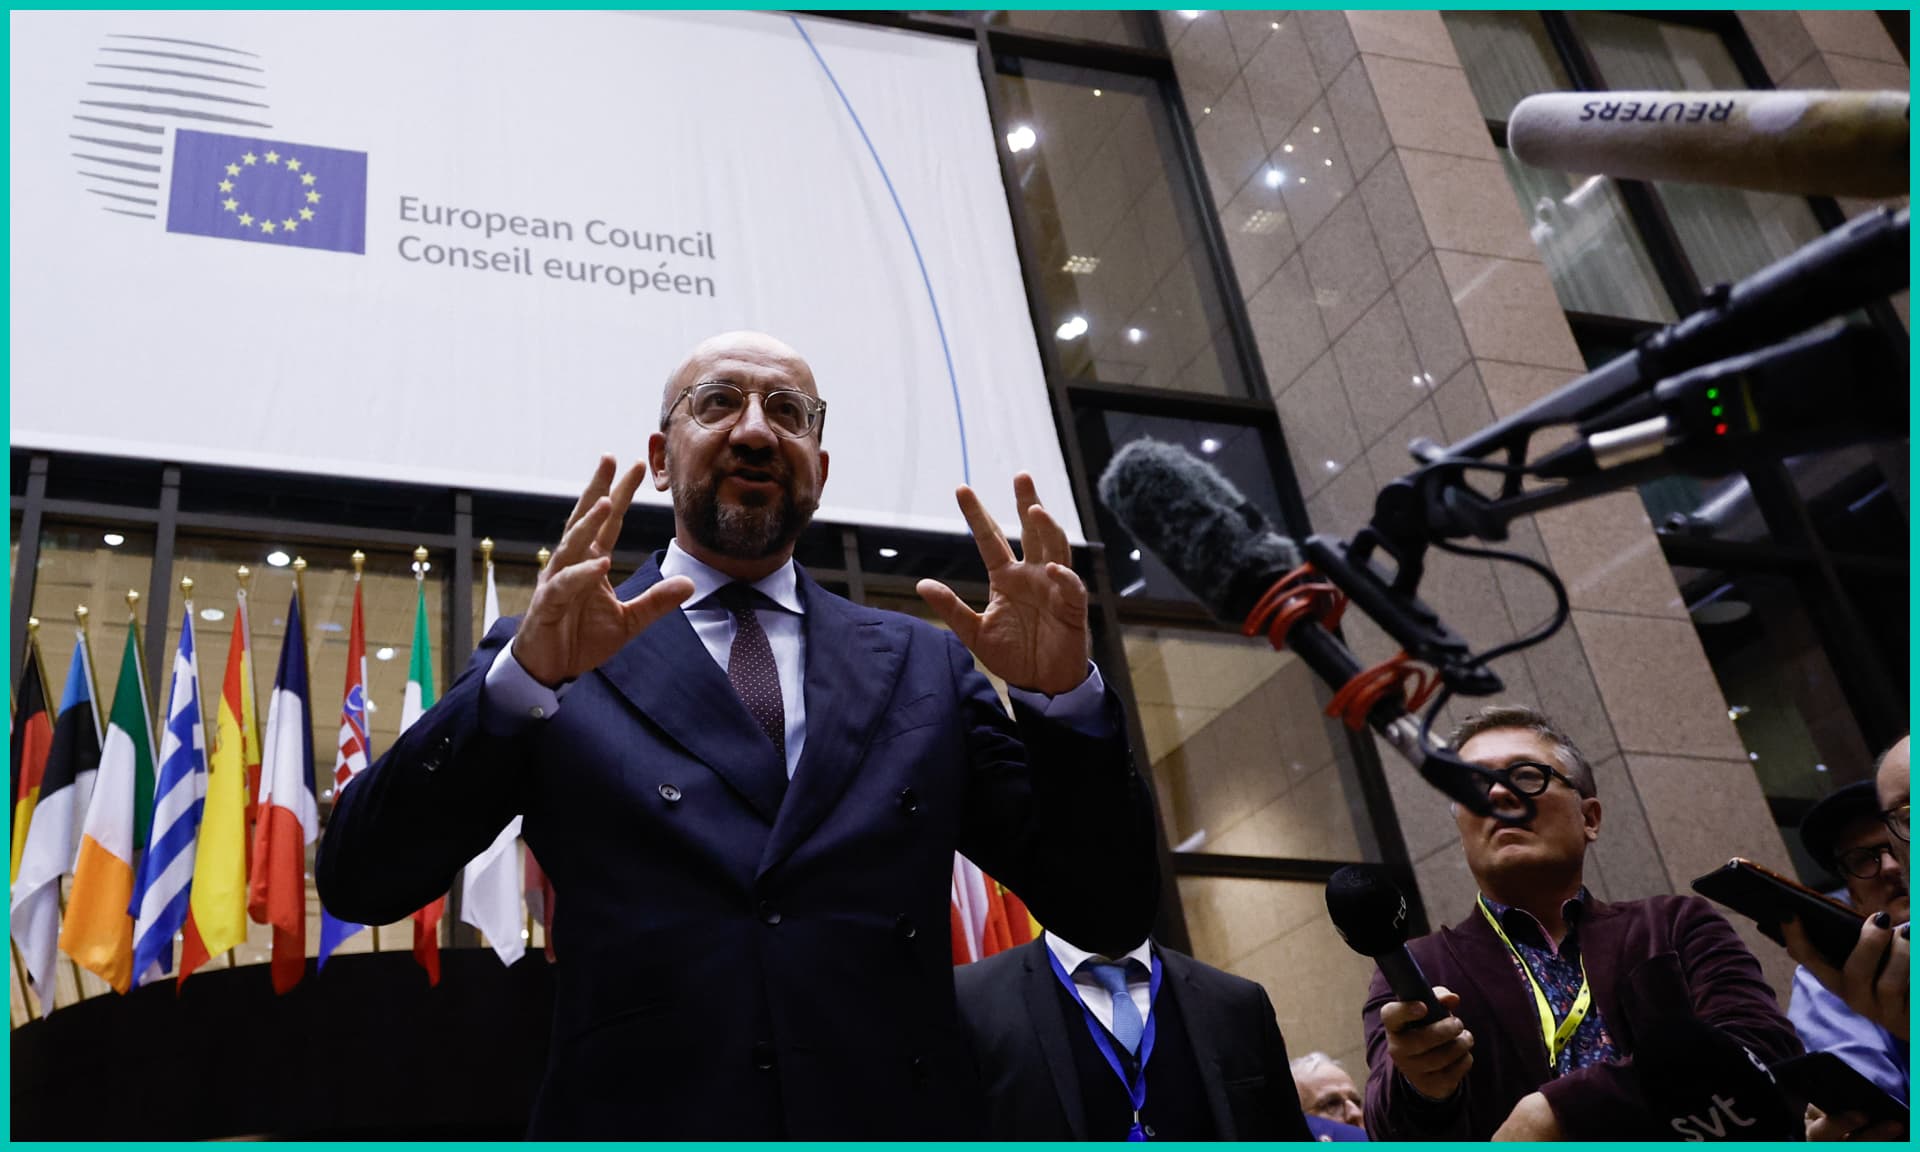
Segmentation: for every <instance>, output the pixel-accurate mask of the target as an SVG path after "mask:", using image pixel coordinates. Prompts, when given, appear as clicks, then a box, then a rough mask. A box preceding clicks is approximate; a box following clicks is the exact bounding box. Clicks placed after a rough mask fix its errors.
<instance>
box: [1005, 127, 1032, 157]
mask: <svg viewBox="0 0 1920 1152" xmlns="http://www.w3.org/2000/svg"><path fill="white" fill-rule="evenodd" d="M1039 139H1040V138H1039V137H1038V136H1036V135H1035V134H1034V131H1033V129H1032V128H1030V127H1028V126H1027V125H1025V124H1021V125H1018V126H1016V127H1015V128H1014V130H1013V131H1011V132H1009V133H1007V151H1009V152H1025V151H1026V150H1027V149H1029V148H1031V147H1033V145H1034V143H1035V142H1036V141H1038V140H1039Z"/></svg>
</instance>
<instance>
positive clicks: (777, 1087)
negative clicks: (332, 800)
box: [315, 333, 1159, 1139]
mask: <svg viewBox="0 0 1920 1152" xmlns="http://www.w3.org/2000/svg"><path fill="white" fill-rule="evenodd" d="M825 409H826V405H825V404H824V403H822V402H821V401H820V399H819V396H818V392H817V390H816V388H815V385H814V381H813V376H812V372H811V370H810V369H809V368H808V367H807V364H806V362H805V361H804V360H802V359H801V358H800V357H799V356H798V355H797V354H796V353H794V352H793V350H792V349H790V348H788V347H787V346H786V345H784V344H782V343H780V342H779V341H777V340H773V339H772V338H770V337H766V336H763V335H760V334H757V333H729V334H727V335H725V336H719V337H715V338H713V339H711V340H708V341H706V342H705V343H703V344H701V345H700V346H699V347H697V348H696V349H694V351H693V353H692V354H691V355H690V356H689V357H688V358H687V360H686V361H685V362H684V363H683V364H682V365H681V367H680V369H679V370H678V371H676V372H675V373H674V374H673V376H672V377H671V378H670V380H669V382H668V386H667V390H666V393H665V395H664V396H663V398H662V406H661V430H660V431H659V432H658V433H656V434H654V435H653V436H652V437H651V438H650V440H649V443H648V454H649V460H650V462H651V465H652V474H653V477H654V483H655V485H656V486H657V487H659V488H661V489H663V490H667V491H670V492H671V493H672V496H673V504H674V532H675V538H674V541H673V542H672V543H671V544H670V545H669V547H668V548H667V549H666V551H665V552H664V553H657V554H656V556H655V559H654V561H653V562H651V563H648V564H646V565H644V566H643V567H642V568H641V569H640V570H639V571H638V572H636V573H634V574H633V576H632V577H630V578H629V579H627V580H626V581H625V582H624V583H622V584H620V585H619V586H618V587H615V586H614V584H613V583H612V581H611V580H610V577H609V571H610V567H611V558H610V557H611V552H612V550H613V548H614V546H615V542H616V541H617V540H618V539H619V535H620V528H621V523H622V519H623V517H624V515H625V512H626V510H627V507H628V504H629V502H630V501H631V500H632V497H633V494H634V492H635V491H636V490H637V489H638V487H639V485H640V483H641V482H642V480H643V479H644V478H645V477H646V475H647V468H646V466H645V465H644V464H639V463H636V464H635V465H634V466H633V467H632V468H630V469H628V470H627V471H626V473H625V474H624V475H622V476H621V477H620V478H619V480H618V482H617V483H616V482H615V479H614V474H615V462H614V460H613V458H612V457H607V458H604V459H603V460H602V461H601V463H600V466H599V468H598V469H597V470H596V472H595V474H594V477H593V480H592V482H591V483H590V484H589V485H588V487H587V489H586V491H585V492H584V493H583V494H582V496H581V498H580V501H579V503H578V504H577V505H576V506H575V508H574V511H573V513H572V515H571V516H570V517H569V519H568V523H567V527H566V530H565V533H564V535H563V536H562V538H561V541H560V544H559V547H558V548H557V549H556V550H555V553H554V556H553V560H552V562H551V563H550V564H549V565H548V566H547V568H546V570H545V571H544V572H542V573H541V575H540V578H539V583H538V584H537V586H536V588H535V591H534V595H533V600H532V603H531V605H530V606H529V608H528V610H527V614H526V616H525V617H524V618H522V619H518V620H515V619H507V620H502V621H501V622H500V623H499V624H498V625H497V626H496V627H495V628H494V629H493V630H492V632H490V633H489V634H488V636H487V637H486V638H485V640H484V641H483V642H482V643H481V645H480V646H479V649H478V650H477V651H476V652H475V654H474V658H473V662H472V664H471V665H470V666H469V667H468V669H467V671H466V673H465V674H464V675H463V676H461V677H460V679H459V680H457V681H456V682H455V683H454V685H453V686H452V687H451V688H450V689H449V690H448V692H447V694H446V695H445V697H444V698H442V700H441V701H440V702H439V703H438V704H437V705H436V706H435V707H434V708H432V709H431V710H429V711H428V712H427V714H426V715H425V716H424V717H422V719H421V720H420V721H419V722H418V723H416V724H415V725H414V726H413V727H412V728H411V729H409V730H408V731H407V732H406V733H405V734H404V735H403V736H402V737H401V738H400V739H399V740H398V741H396V742H395V743H394V745H393V746H392V747H391V748H389V749H388V751H387V753H386V755H385V756H383V757H382V758H381V760H380V761H379V762H378V763H376V764H375V765H374V766H373V767H372V768H371V769H369V770H368V771H367V772H365V773H363V774H362V775H361V776H360V777H359V778H357V779H356V780H355V781H354V782H353V783H352V785H351V786H350V787H347V788H345V789H343V790H342V791H341V793H340V796H339V798H338V800H337V801H336V805H335V808H334V812H333V816H332V819H331V822H330V824H329V826H328V828H327V830H326V835H325V837H324V838H323V840H322V842H321V845H320V850H319V855H318V859H317V863H316V869H315V871H316V878H317V881H318V883H319V887H320V893H321V896H322V898H323V899H324V900H325V901H326V904H327V906H328V908H329V909H331V910H332V911H333V912H334V913H335V914H336V915H339V916H341V917H343V918H345V919H349V920H354V921H358V922H362V923H376V924H377V923H387V922H391V921H393V920H396V919H399V918H401V917H403V916H405V915H406V914H408V913H409V912H411V911H412V910H413V909H415V908H417V907H420V906H421V905H423V904H425V903H426V902H427V901H428V900H430V899H432V898H434V897H436V896H438V895H439V894H441V893H442V892H444V891H445V890H446V889H447V888H448V886H449V885H450V883H451V881H452V879H453V876H454V874H455V872H456V871H457V870H458V869H459V868H460V866H461V865H462V864H463V863H465V862H466V861H467V860H469V859H471V858H472V857H473V856H474V855H475V854H476V853H478V852H479V851H480V850H481V849H482V848H484V847H486V846H487V844H488V843H490V842H491V841H492V839H493V838H494V836H495V835H496V834H497V833H498V832H499V831H500V829H501V828H502V827H504V826H505V825H506V823H507V822H508V821H509V820H510V819H511V818H512V817H513V815H514V814H516V813H521V814H524V816H525V822H524V825H523V827H524V829H525V836H526V839H527V841H528V843H529V844H530V845H531V846H532V847H533V849H534V850H535V851H536V852H537V853H538V854H539V857H540V861H541V863H542V864H543V865H544V866H545V867H546V869H547V872H548V873H549V875H550V876H551V878H552V881H553V884H554V886H555V889H556V891H557V893H558V903H559V904H560V906H561V907H563V908H564V909H565V911H564V912H563V913H562V914H561V917H560V919H559V922H558V925H557V952H558V956H559V963H558V966H557V972H556V978H557V981H558V991H557V1002H556V1006H555V1010H554V1030H553V1046H552V1053H551V1056H550V1059H549V1064H548V1070H547V1076H546V1080H545V1083H544V1084H543V1086H542V1089H541V1093H540V1098H539V1102H538V1103H537V1105H536V1107H535V1111H534V1117H533V1122H532V1125H531V1134H532V1135H533V1136H535V1137H541V1138H555V1137H557V1138H570V1137H630V1138H646V1139H667V1138H680V1139H684V1138H708V1139H770V1138H801V1139H822V1138H827V1139H833V1138H843V1139H844V1138H879V1137H892V1138H909V1139H911V1138H940V1137H951V1136H968V1135H973V1134H976V1133H977V1131H978V1124H979V1110H978V1100H979V1097H978V1084H977V1080H976V1078H975V1075H974V1072H973V1069H972V1063H971V1060H970V1058H969V1057H968V1055H967V1053H966V1050H965V1047H964V1043H963V1041H962V1040H961V1037H960V1033H959V1031H958V1027H957V1024H956V1020H955V1010H954V993H953V974H952V969H951V959H950V952H949V944H948V940H947V931H946V925H947V923H948V915H947V903H948V896H949V890H950V876H951V874H952V864H953V852H954V851H955V850H956V849H958V850H960V851H962V852H964V853H966V854H967V856H968V857H970V858H971V859H973V860H974V861H975V862H977V863H978V864H980V865H981V866H982V867H983V868H985V869H987V870H988V871H989V872H991V873H992V874H993V875H994V876H996V877H998V878H999V879H1001V880H1002V881H1003V882H1005V883H1006V884H1007V885H1008V886H1009V887H1011V888H1012V889H1013V890H1014V891H1016V892H1017V893H1019V895H1020V896H1021V897H1022V898H1023V899H1024V900H1025V901H1026V902H1027V904H1028V905H1029V907H1030V908H1031V909H1032V910H1033V912H1034V914H1035V915H1036V916H1038V917H1039V918H1040V919H1041V920H1042V921H1043V922H1045V923H1047V924H1049V925H1057V926H1058V927H1059V928H1060V929H1061V930H1063V931H1066V932H1070V933H1071V934H1072V936H1073V938H1074V939H1077V940H1083V941H1085V942H1086V943H1087V944H1088V945H1089V946H1090V947H1096V948H1105V949H1120V950H1124V949H1125V948H1127V947H1130V946H1132V944H1133V943H1135V942H1137V941H1138V940H1140V939H1141V938H1143V937H1144V936H1145V935H1146V933H1147V931H1148V929H1149V927H1150V926H1151V922H1152V918H1153V914H1154V909H1155V907H1156V904H1157V900H1158V895H1159V892H1158V889H1159V872H1158V865H1157V863H1156V860H1155V851H1154V825H1153V809H1152V798H1151V795H1150V793H1149V792H1148V790H1147V789H1146V787H1145V785H1144V784H1143V783H1142V781H1141V780H1140V779H1139V777H1138V775H1137V774H1136V773H1135V772H1134V769H1133V762H1132V757H1131V755H1130V753H1129V752H1128V749H1127V745H1126V740H1125V735H1124V733H1125V725H1124V723H1123V717H1122V715H1121V712H1120V707H1119V704H1118V701H1117V699H1116V698H1115V697H1114V696H1113V694H1112V693H1111V692H1109V691H1107V690H1106V689H1105V687H1104V684H1103V683H1102V682H1101V680H1100V678H1099V673H1098V670H1097V669H1095V668H1093V666H1092V665H1091V663H1090V662H1089V661H1088V660H1087V657H1086V653H1087V651H1088V634H1087V592H1086V589H1085V587H1084V585H1083V584H1082V583H1081V581H1080V579H1079V578H1078V577H1077V576H1076V575H1075V574H1074V572H1073V570H1072V568H1071V567H1070V566H1069V561H1070V553H1069V546H1068V541H1067V538H1066V535H1065V533H1064V532H1063V531H1062V530H1061V528H1060V527H1059V525H1058V524H1057V523H1056V522H1055V521H1054V520H1053V518H1052V517H1050V516H1049V515H1048V514H1047V512H1046V510H1045V509H1044V508H1043V507H1041V505H1040V502H1039V499H1038V497H1037V495H1036V493H1035V490H1034V485H1033V482H1032V480H1031V479H1030V478H1028V477H1026V476H1024V475H1022V476H1019V477H1017V478H1016V479H1015V484H1014V491H1015V495H1016V498H1017V502H1018V505H1019V509H1020V521H1021V540H1022V548H1021V555H1020V556H1019V557H1018V558H1016V557H1015V556H1014V554H1013V552H1012V550H1011V549H1010V548H1009V546H1008V544H1007V541H1006V538H1005V537H1004V536H1003V535H1002V534H1001V532H1000V529H999V528H998V526H997V525H996V524H995V523H994V521H993V519H992V517H990V516H989V515H988V514H987V513H986V511H985V509H984V508H983V507H982V506H981V503H980V501H979V499H978V497H977V496H975V494H974V493H973V492H972V491H971V490H970V489H967V488H964V487H963V488H961V489H960V491H959V502H960V507H961V510H962V511H963V513H964V514H965V516H966V518H967V521H968V524H969V526H970V527H971V529H972V532H973V535H974V539H975V541H976V544H977V545H978V547H979V550H980V554H981V558H982V559H983V561H984V562H985V564H986V568H987V572H988V578H989V581H990V584H991V592H990V596H989V602H988V604H987V606H986V609H985V611H984V612H980V613H976V612H974V611H973V610H971V609H970V608H969V607H968V606H967V605H966V604H965V603H964V602H962V601H961V600H960V598H959V597H958V596H957V595H955V594H954V593H953V592H952V590H950V589H948V588H947V587H946V586H945V585H942V584H940V583H938V582H936V581H930V580H929V581H922V582H921V583H920V586H919V591H920V594H921V596H922V597H923V598H925V599H926V600H927V602H928V603H929V604H930V605H931V606H932V607H933V608H934V609H935V610H936V611H937V612H938V613H939V614H940V616H941V617H942V618H943V619H944V620H945V621H946V622H947V623H948V625H949V626H950V627H951V629H952V631H951V632H950V633H949V632H943V631H941V630H939V629H937V628H934V627H933V626H931V625H929V624H927V623H925V622H924V621H920V620H917V619H915V618H913V617H909V616H904V615H900V614H896V613H891V612H884V611H879V610H875V609H871V608H865V607H861V606H859V605H855V604H853V603H850V602H848V601H847V600H844V599H842V598H840V597H838V596H835V595H833V594H831V593H829V592H827V591H825V590H823V589H822V588H820V586H819V585H817V584H815V583H814V581H813V580H812V579H811V578H810V577H809V576H808V575H807V574H806V572H805V571H804V570H803V569H801V568H800V567H799V566H798V565H796V564H795V563H794V562H793V558H792V557H793V545H794V542H795V540H796V539H797V538H798V536H799V534H800V532H801V530H802V529H803V528H804V527H805V526H806V524H807V521H808V520H809V518H810V517H811V515H812V513H813V511H814V509H815V508H817V507H818V503H819V494H820V491H821V488H822V486H823V485H824V483H825V481H826V478H827V471H828V467H827V465H828V456H827V453H826V451H825V450H824V449H823V448H822V447H821V434H822V431H823V424H824V418H825ZM976 658H977V659H978V660H979V662H980V664H982V665H984V666H985V667H986V668H987V669H988V670H989V671H992V672H993V673H994V674H996V675H998V676H999V677H1001V678H1002V679H1003V680H1005V681H1006V682H1007V683H1008V684H1009V685H1012V686H1015V687H1014V688H1013V689H1012V691H1011V695H1012V697H1013V704H1014V707H1013V712H1014V714H1013V716H1012V717H1009V716H1008V715H1007V712H1006V710H1005V708H1004V707H1003V706H1002V704H1001V702H1000V700H999V698H998V697H997V696H996V695H995V693H994V690H993V688H992V686H991V684H990V683H989V681H988V680H987V678H986V677H984V676H982V675H981V674H980V672H979V671H978V670H977V669H976V668H975V663H974V661H975V659H976Z"/></svg>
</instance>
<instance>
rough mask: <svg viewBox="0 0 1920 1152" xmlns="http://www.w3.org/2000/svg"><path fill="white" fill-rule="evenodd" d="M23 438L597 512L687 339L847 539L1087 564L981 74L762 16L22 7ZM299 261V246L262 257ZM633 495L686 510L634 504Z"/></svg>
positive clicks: (860, 34)
mask: <svg viewBox="0 0 1920 1152" xmlns="http://www.w3.org/2000/svg"><path fill="white" fill-rule="evenodd" d="M11 31H12V44H11V65H12V72H11V82H12V92H11V95H12V101H11V114H12V138H11V147H12V161H13V163H12V196H13V201H12V213H11V216H12V245H13V249H12V287H13V326H12V364H11V367H12V382H13V392H12V394H13V402H12V414H11V415H12V442H13V443H14V444H15V445H18V446H30V447H39V448H50V449H67V450H73V451H82V452H98V453H107V454H113V455H130V456H140V457H149V458H161V459H170V460H182V461H190V462H204V463H212V464H228V465H238V466H243V467H254V468H269V469H277V470H296V471H302V472H314V473H324V474H331V475H339V476H348V477H370V478H378V479H386V480H395V481H412V482H419V483H428V484H444V485H455V486H470V487H476V488H484V489H495V490H502V491H514V492H534V493H548V494H554V495H565V496H571V495H574V494H576V493H577V492H578V491H579V489H580V486H581V485H582V484H583V483H584V481H585V479H586V477H587V475H588V474H589V473H590V472H591V470H592V468H593V464H594V461H595V459H596V458H597V456H598V455H599V454H600V453H602V452H612V453H614V454H615V455H616V456H618V457H619V458H620V460H621V461H622V462H623V463H625V462H626V461H630V460H632V459H634V458H636V457H638V456H640V455H642V454H644V452H645V446H646V439H647V435H648V433H650V432H652V431H653V430H654V429H655V428H656V427H657V425H658V407H659V402H660V392H661V389H662V387H663V385H664V383H665V379H666V376H667V374H668V372H670V371H671V370H672V369H673V368H674V367H676V366H677V364H678V362H679V359H680V357H681V356H682V355H683V354H684V352H685V351H686V350H687V349H688V348H690V347H691V346H692V345H693V344H694V343H695V342H697V341H698V340H699V339H701V338H703V337H705V336H707V335H711V334H713V333H716V332H720V331H724V330H727V329H733V328H757V329H762V330H765V331H768V332H771V333H773V334H774V335H776V336H778V337H780V338H781V339H784V340H786V341H788V342H789V343H791V344H793V345H794V346H795V347H796V348H798V349H799V350H800V352H801V354H802V355H804V356H806V357H807V358H808V360H809V361H810V362H811V363H812V365H813V368H814V372H815V375H816V378H817V379H818V382H819V386H820V392H821V395H822V397H823V398H824V399H826V400H827V402H828V404H829V418H828V421H827V426H826V445H827V448H828V449H829V451H831V452H832V454H833V469H832V475H831V478H830V481H829V483H828V485H827V487H826V490H825V492H824V496H823V501H822V507H821V511H820V515H821V516H822V517H823V518H825V519H831V520H838V521H846V522H854V523H862V524H873V525H883V526H897V527H906V528H915V529H929V530H938V531H962V530H963V529H964V524H963V522H962V521H961V519H960V517H959V515H958V512H957V511H956V509H955V507H954V503H953V488H954V486H955V485H956V484H958V483H960V482H961V481H962V480H970V481H971V482H972V483H973V485H974V486H975V487H976V488H978V489H979V490H980V491H981V492H982V494H983V496H985V497H986V498H987V500H988V503H989V507H990V508H991V509H992V511H993V512H994V514H995V515H996V516H997V517H998V518H999V519H1000V520H1001V522H1002V524H1003V525H1007V526H1008V527H1010V528H1017V526H1018V523H1017V519H1016V517H1015V516H1014V510H1013V507H1012V503H1013V502H1012V476H1013V473H1014V472H1015V471H1017V470H1020V469H1023V468H1024V469H1027V470H1029V471H1031V472H1032V473H1033V474H1034V476H1035V479H1036V480H1037V482H1038V483H1039V486H1040V493H1041V496H1042V498H1043V499H1045V500H1047V501H1048V502H1049V506H1050V508H1051V509H1052V510H1054V511H1055V512H1056V514H1057V515H1058V516H1059V517H1060V519H1061V520H1062V521H1063V522H1064V523H1065V524H1066V525H1067V527H1068V530H1069V532H1070V533H1071V534H1072V535H1073V537H1074V539H1076V540H1080V539H1083V537H1082V535H1081V532H1080V528H1079V523H1078V517H1077V516H1076V515H1075V514H1074V509H1073V506H1072V500H1071V495H1070V492H1069V489H1068V485H1067V480H1066V473H1065V467H1064V465H1063V463H1062V459H1061V454H1060V448H1059V442H1058V439H1057V437H1056V435H1055V432H1054V424H1053V418H1052V413H1051V409H1050V407H1049V404H1048V400H1047V392H1046V387H1045V383H1044V379H1043V376H1042V372H1041V367H1040V362H1039V356H1038V353H1037V350H1036V347H1035V341H1034V334H1033V328H1032V323H1031V320H1030V318H1029V314H1028V311H1027V305H1026V300H1025V296H1024V293H1023V290H1022V286H1021V284H1022V282H1021V277H1020V269H1019V264H1018V261H1017V259H1016V256H1015V252H1014V246H1013V236H1012V228H1011V226H1010V223H1009V220H1008V215H1007V206H1006V194H1005V192H1004V190H1003V188H1002V185H1001V180H1000V170H999V166H998V162H997V159H996V155H995V147H996V143H995V137H994V133H993V129H992V125H991V123H990V121H989V119H988V116H987V108H986V100H985V96H984V94H983V92H982V91H981V86H980V77H979V72H978V64H977V59H976V56H975V49H974V47H973V45H972V43H971V42H964V43H954V42H949V41H943V40H939V39H935V38H930V37H922V36H916V35H912V34H907V33H899V32H890V31H883V30H877V29H871V28H862V27H856V26H851V25H845V24H841V23H837V22H834V21H827V20H797V19H794V18H791V17H787V16H780V15H770V14H747V13H718V12H716V13H672V14H669V13H565V12H555V13H515V12H486V13H405V12H380V13H374V12H354V13H324V12H309V13H253V12H219V13H172V12H14V13H12V14H11ZM276 248H282V249H296V250H293V251H273V250H272V249H276ZM642 491H643V499H648V500H654V501H661V500H664V497H662V496H660V495H659V494H657V493H654V492H653V491H652V488H651V486H650V485H649V486H646V487H645V488H643V490H642Z"/></svg>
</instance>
